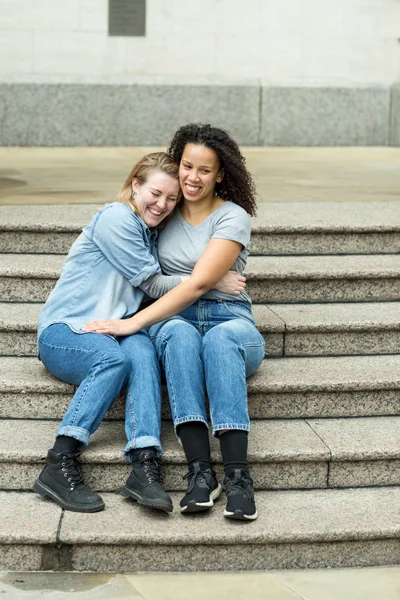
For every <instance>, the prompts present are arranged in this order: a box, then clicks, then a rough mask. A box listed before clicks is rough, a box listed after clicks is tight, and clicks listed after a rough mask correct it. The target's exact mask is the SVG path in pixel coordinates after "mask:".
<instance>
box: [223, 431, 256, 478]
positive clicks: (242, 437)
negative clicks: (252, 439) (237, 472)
mask: <svg viewBox="0 0 400 600" xmlns="http://www.w3.org/2000/svg"><path fill="white" fill-rule="evenodd" d="M247 441H248V433H247V431H241V430H240V429H231V430H230V431H225V433H221V434H220V436H219V443H220V447H221V455H222V461H223V463H224V471H225V474H227V473H228V471H231V470H232V469H242V471H246V472H248V470H249V468H248V465H247Z"/></svg>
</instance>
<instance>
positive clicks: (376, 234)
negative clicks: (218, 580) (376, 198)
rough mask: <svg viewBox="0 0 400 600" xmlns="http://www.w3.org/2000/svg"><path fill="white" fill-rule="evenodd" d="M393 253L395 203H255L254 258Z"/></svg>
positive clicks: (398, 242) (399, 214) (398, 244)
mask: <svg viewBox="0 0 400 600" xmlns="http://www.w3.org/2000/svg"><path fill="white" fill-rule="evenodd" d="M399 251H400V203H399V202H361V203H357V202H354V203H350V202H344V203H336V202H315V203H314V202H296V203H291V204H286V203H274V204H272V203H271V204H261V205H260V206H259V207H258V211H257V216H256V217H255V218H253V220H252V253H253V254H254V255H281V254H286V255H295V254H299V255H300V254H303V255H304V254H382V253H389V254H392V253H395V252H399Z"/></svg>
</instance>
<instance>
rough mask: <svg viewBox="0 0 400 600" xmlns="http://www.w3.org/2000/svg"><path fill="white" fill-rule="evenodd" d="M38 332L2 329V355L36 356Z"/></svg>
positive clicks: (0, 354)
mask: <svg viewBox="0 0 400 600" xmlns="http://www.w3.org/2000/svg"><path fill="white" fill-rule="evenodd" d="M36 337H37V336H36V333H25V332H21V331H18V332H17V333H16V332H14V331H1V330H0V356H36V355H37V341H36Z"/></svg>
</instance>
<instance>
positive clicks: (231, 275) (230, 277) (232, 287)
mask: <svg viewBox="0 0 400 600" xmlns="http://www.w3.org/2000/svg"><path fill="white" fill-rule="evenodd" d="M214 287H215V289H216V290H218V291H219V292H224V293H225V294H231V295H232V296H239V294H241V293H242V292H243V290H244V288H245V287H246V277H243V275H239V273H237V272H236V271H228V272H227V273H225V275H224V276H223V277H221V279H220V280H219V281H218V282H217V283H216V285H215V286H214Z"/></svg>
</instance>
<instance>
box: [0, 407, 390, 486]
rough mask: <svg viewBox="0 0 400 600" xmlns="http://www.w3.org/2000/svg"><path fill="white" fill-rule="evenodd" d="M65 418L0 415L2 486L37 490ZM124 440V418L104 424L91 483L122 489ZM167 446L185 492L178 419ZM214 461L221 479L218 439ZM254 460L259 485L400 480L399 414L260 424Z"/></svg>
mask: <svg viewBox="0 0 400 600" xmlns="http://www.w3.org/2000/svg"><path fill="white" fill-rule="evenodd" d="M58 423H59V422H54V421H40V420H13V419H2V420H0V464H1V470H0V489H2V490H29V489H31V487H32V484H33V481H34V480H35V477H36V476H37V475H38V474H39V472H40V470H41V467H42V464H43V460H42V459H43V457H44V456H45V455H46V453H47V449H48V448H50V447H52V445H53V443H54V436H55V432H56V430H57V427H58ZM10 440H13V443H12V446H10ZM125 444H126V438H125V434H124V425H123V423H122V422H104V423H103V424H102V425H101V426H100V428H99V430H98V431H97V432H96V433H95V434H94V435H93V437H92V439H91V443H90V445H89V447H88V449H87V450H86V451H85V452H84V453H83V454H82V463H83V471H84V474H85V480H86V481H87V483H88V485H90V487H93V488H94V489H96V490H98V491H107V492H108V491H118V490H119V489H121V487H122V485H123V483H124V482H125V480H126V478H127V477H128V474H129V472H130V467H129V465H128V464H127V463H126V462H125V461H124V460H123V457H122V450H123V448H124V445H125ZM162 444H163V448H164V457H163V463H164V473H165V483H166V487H167V489H169V490H184V489H185V482H184V481H183V479H182V477H183V475H184V474H185V473H186V472H187V467H186V463H185V458H184V454H183V451H182V449H181V447H180V445H179V444H178V442H177V440H176V437H175V435H174V432H173V427H172V423H169V422H165V423H164V424H163V433H162ZM212 458H213V461H214V462H215V463H218V465H217V472H218V474H219V475H220V476H221V477H222V473H221V471H222V468H221V465H220V463H221V457H220V453H219V448H218V444H217V443H216V440H215V439H212ZM248 459H249V464H250V468H251V473H252V477H253V479H254V483H255V487H256V488H257V489H307V488H325V487H362V486H374V485H400V416H398V417H367V418H365V417H364V418H353V419H308V420H304V419H296V420H284V421H282V420H258V421H253V422H252V428H251V434H250V437H249V454H248Z"/></svg>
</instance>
